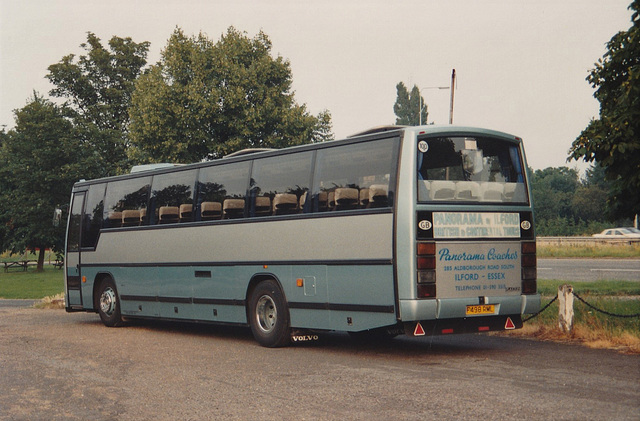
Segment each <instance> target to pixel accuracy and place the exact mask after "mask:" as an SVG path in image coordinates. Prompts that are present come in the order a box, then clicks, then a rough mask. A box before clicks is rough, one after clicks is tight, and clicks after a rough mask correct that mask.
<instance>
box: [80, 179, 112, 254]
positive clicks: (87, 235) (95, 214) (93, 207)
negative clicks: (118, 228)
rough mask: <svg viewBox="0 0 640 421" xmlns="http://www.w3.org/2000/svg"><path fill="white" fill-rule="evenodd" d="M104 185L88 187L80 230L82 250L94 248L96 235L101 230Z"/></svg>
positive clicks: (96, 240)
mask: <svg viewBox="0 0 640 421" xmlns="http://www.w3.org/2000/svg"><path fill="white" fill-rule="evenodd" d="M106 186H107V185H106V184H93V185H91V186H90V187H89V193H88V194H87V198H86V200H85V204H84V217H83V224H84V228H83V230H82V244H81V245H80V246H81V247H82V248H95V247H96V244H97V243H98V235H99V234H100V228H102V218H103V214H104V191H105V188H106Z"/></svg>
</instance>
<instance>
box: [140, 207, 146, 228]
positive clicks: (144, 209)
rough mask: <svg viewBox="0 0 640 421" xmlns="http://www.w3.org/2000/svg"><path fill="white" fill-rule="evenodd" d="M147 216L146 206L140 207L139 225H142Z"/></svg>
mask: <svg viewBox="0 0 640 421" xmlns="http://www.w3.org/2000/svg"><path fill="white" fill-rule="evenodd" d="M146 216H147V208H142V209H140V225H144V219H145V217H146Z"/></svg>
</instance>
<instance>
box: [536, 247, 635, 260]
mask: <svg viewBox="0 0 640 421" xmlns="http://www.w3.org/2000/svg"><path fill="white" fill-rule="evenodd" d="M536 248H537V254H538V257H539V258H553V257H557V258H570V257H581V258H607V257H608V258H618V259H625V258H640V243H634V244H563V245H543V244H538V246H537V247H536Z"/></svg>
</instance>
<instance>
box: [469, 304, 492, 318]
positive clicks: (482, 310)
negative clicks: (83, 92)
mask: <svg viewBox="0 0 640 421" xmlns="http://www.w3.org/2000/svg"><path fill="white" fill-rule="evenodd" d="M495 312H496V306H495V304H483V305H477V306H467V316H472V315H475V314H495Z"/></svg>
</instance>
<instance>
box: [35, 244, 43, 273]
mask: <svg viewBox="0 0 640 421" xmlns="http://www.w3.org/2000/svg"><path fill="white" fill-rule="evenodd" d="M44 254H45V248H44V247H40V253H39V254H38V268H37V269H36V272H42V271H44Z"/></svg>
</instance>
